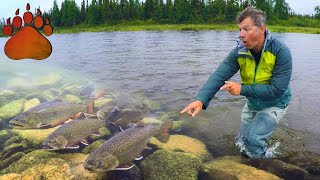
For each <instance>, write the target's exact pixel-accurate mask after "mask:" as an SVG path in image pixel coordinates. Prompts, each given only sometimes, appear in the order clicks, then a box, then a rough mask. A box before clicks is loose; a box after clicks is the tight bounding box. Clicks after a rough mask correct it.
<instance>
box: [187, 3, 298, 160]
mask: <svg viewBox="0 0 320 180" xmlns="http://www.w3.org/2000/svg"><path fill="white" fill-rule="evenodd" d="M265 21H266V17H265V14H264V12H262V11H260V10H257V9H255V8H253V7H248V8H246V9H245V10H243V11H242V12H240V14H239V15H238V17H237V23H238V27H239V31H240V36H239V37H240V41H238V45H237V47H236V48H234V49H233V50H232V51H231V52H230V54H229V55H228V57H227V58H226V59H225V60H224V61H223V62H222V64H221V65H220V66H219V67H218V68H217V70H216V71H215V72H214V73H213V74H212V75H211V76H210V77H209V79H208V80H207V82H206V83H205V85H204V86H203V87H202V88H201V90H200V92H199V94H198V96H197V97H196V101H194V102H192V103H190V104H189V105H188V106H187V107H186V108H184V109H183V110H182V111H181V113H187V114H189V115H190V116H195V115H196V114H198V113H199V112H200V111H201V110H202V109H206V108H207V107H208V105H209V102H210V100H211V99H212V98H213V97H214V95H215V94H216V93H217V91H219V90H226V91H228V92H229V93H230V94H232V95H234V96H239V95H242V96H246V97H247V103H246V104H245V105H244V107H243V110H242V114H241V125H240V133H239V135H238V137H237V142H236V145H237V146H238V147H239V148H240V150H241V152H243V153H245V154H246V155H248V156H249V157H253V158H263V157H266V150H267V142H266V140H268V139H269V138H270V136H271V134H272V132H273V131H274V130H275V128H276V127H277V124H278V123H279V120H280V119H281V118H282V117H283V115H284V114H285V113H286V111H287V106H288V104H289V102H290V100H291V92H290V88H289V81H290V77H291V72H292V57H291V53H290V50H289V49H288V47H287V46H286V45H285V44H284V43H282V42H280V41H279V40H278V39H276V38H274V37H272V36H271V34H270V32H269V31H268V30H267V29H266V24H265ZM239 69H240V76H241V81H242V83H241V84H239V83H237V82H231V81H228V80H229V79H230V78H231V77H232V76H233V75H234V74H235V73H237V71H238V70H239Z"/></svg>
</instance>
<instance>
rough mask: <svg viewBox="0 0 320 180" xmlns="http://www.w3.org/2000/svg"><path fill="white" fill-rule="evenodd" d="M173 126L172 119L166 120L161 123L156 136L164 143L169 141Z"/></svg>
mask: <svg viewBox="0 0 320 180" xmlns="http://www.w3.org/2000/svg"><path fill="white" fill-rule="evenodd" d="M172 126H173V123H172V121H171V120H167V121H165V122H164V123H163V124H162V125H161V129H160V133H159V134H158V135H156V136H155V138H157V139H158V140H159V141H160V142H163V143H166V142H168V140H169V137H170V134H169V130H170V129H171V128H172Z"/></svg>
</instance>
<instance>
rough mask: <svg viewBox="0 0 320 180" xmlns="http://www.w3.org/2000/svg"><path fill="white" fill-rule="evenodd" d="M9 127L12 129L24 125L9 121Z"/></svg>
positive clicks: (23, 127) (20, 127)
mask: <svg viewBox="0 0 320 180" xmlns="http://www.w3.org/2000/svg"><path fill="white" fill-rule="evenodd" d="M9 127H10V128H14V129H26V127H25V126H24V125H22V124H16V123H12V122H9Z"/></svg>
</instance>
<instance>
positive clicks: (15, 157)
mask: <svg viewBox="0 0 320 180" xmlns="http://www.w3.org/2000/svg"><path fill="white" fill-rule="evenodd" d="M23 156H25V153H23V152H17V153H15V154H13V155H12V156H10V157H8V158H7V159H5V160H1V163H0V169H4V168H7V167H8V166H9V165H10V164H12V163H14V162H16V161H18V160H19V159H21V158H22V157H23ZM0 179H1V178H0Z"/></svg>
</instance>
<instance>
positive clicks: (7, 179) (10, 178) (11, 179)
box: [0, 173, 21, 180]
mask: <svg viewBox="0 0 320 180" xmlns="http://www.w3.org/2000/svg"><path fill="white" fill-rule="evenodd" d="M0 179H5V180H15V179H21V175H20V174H16V173H10V174H5V175H3V176H0Z"/></svg>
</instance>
